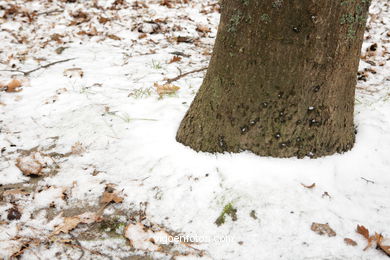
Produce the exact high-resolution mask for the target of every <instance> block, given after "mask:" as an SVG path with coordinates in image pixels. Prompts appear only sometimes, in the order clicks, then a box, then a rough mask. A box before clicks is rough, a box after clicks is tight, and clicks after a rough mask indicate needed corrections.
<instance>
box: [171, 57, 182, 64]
mask: <svg viewBox="0 0 390 260" xmlns="http://www.w3.org/2000/svg"><path fill="white" fill-rule="evenodd" d="M178 61H181V57H180V56H173V57H172V59H171V60H170V61H169V62H168V63H169V64H171V63H174V62H178Z"/></svg>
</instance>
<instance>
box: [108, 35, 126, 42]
mask: <svg viewBox="0 0 390 260" xmlns="http://www.w3.org/2000/svg"><path fill="white" fill-rule="evenodd" d="M107 37H108V38H110V39H112V40H115V41H120V40H122V39H121V38H120V37H118V36H116V35H114V34H109V35H107Z"/></svg>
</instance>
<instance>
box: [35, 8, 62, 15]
mask: <svg viewBox="0 0 390 260" xmlns="http://www.w3.org/2000/svg"><path fill="white" fill-rule="evenodd" d="M63 11H64V10H61V9H55V10H51V11H46V12H41V13H37V15H47V14H52V13H61V12H63Z"/></svg>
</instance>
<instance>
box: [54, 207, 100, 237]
mask: <svg viewBox="0 0 390 260" xmlns="http://www.w3.org/2000/svg"><path fill="white" fill-rule="evenodd" d="M100 220H101V218H100V215H99V214H97V213H94V212H84V213H83V214H80V215H77V216H71V217H65V218H64V222H63V223H62V224H60V225H58V226H57V228H56V229H55V230H54V231H53V235H58V234H59V233H61V232H62V233H65V234H67V233H69V231H71V230H73V229H74V228H76V227H77V225H78V224H91V223H94V222H96V221H100Z"/></svg>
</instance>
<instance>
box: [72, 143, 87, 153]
mask: <svg viewBox="0 0 390 260" xmlns="http://www.w3.org/2000/svg"><path fill="white" fill-rule="evenodd" d="M85 151H86V149H85V147H84V146H83V144H82V143H80V142H76V143H74V144H73V145H72V147H71V153H72V154H74V155H80V154H82V153H84V152H85Z"/></svg>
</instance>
